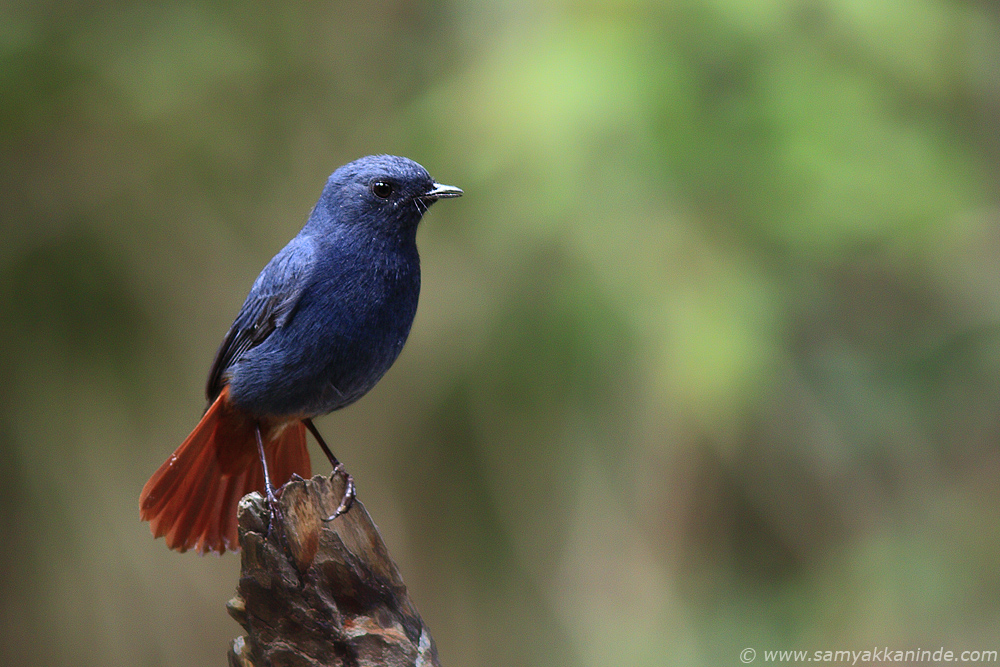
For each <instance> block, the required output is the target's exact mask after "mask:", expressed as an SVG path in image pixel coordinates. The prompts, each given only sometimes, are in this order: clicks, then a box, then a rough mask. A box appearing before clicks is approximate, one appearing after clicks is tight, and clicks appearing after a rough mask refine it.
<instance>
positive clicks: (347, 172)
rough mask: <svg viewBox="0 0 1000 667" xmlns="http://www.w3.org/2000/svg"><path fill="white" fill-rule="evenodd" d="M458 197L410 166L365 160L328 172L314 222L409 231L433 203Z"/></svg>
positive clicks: (397, 160)
mask: <svg viewBox="0 0 1000 667" xmlns="http://www.w3.org/2000/svg"><path fill="white" fill-rule="evenodd" d="M461 195H462V191H461V190H460V189H459V188H456V187H454V186H451V185H442V184H440V183H436V182H435V181H434V179H432V178H431V177H430V174H428V173H427V170H426V169H424V168H423V167H421V166H420V165H419V164H417V163H416V162H414V161H413V160H410V159H407V158H405V157H398V156H395V155H369V156H367V157H363V158H360V159H358V160H355V161H354V162H349V163H348V164H345V165H344V166H343V167H341V168H339V169H337V171H335V172H333V174H332V175H331V176H330V179H329V180H328V181H327V184H326V187H325V188H324V189H323V194H322V195H321V196H320V200H319V203H318V204H317V211H316V212H314V217H315V215H316V213H319V214H320V215H321V216H322V217H323V218H326V219H327V220H329V221H332V222H335V223H336V224H338V225H347V226H350V227H355V226H356V227H358V228H363V229H365V230H366V231H369V228H370V230H371V231H376V230H378V231H381V232H388V233H390V234H394V233H398V232H401V231H404V230H414V229H415V228H416V226H417V223H418V222H420V218H421V216H423V214H424V213H426V212H427V209H428V207H430V205H431V204H433V203H434V202H435V201H437V200H438V199H443V198H446V197H460V196H461Z"/></svg>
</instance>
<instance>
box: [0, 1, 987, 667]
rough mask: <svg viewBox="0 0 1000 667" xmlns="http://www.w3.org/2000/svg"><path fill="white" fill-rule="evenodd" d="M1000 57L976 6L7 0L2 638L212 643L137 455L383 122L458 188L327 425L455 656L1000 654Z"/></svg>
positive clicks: (91, 649)
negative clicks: (360, 376) (380, 343)
mask: <svg viewBox="0 0 1000 667" xmlns="http://www.w3.org/2000/svg"><path fill="white" fill-rule="evenodd" d="M998 72H1000V7H998V6H997V4H996V3H992V2H987V1H986V0H978V1H977V0H950V1H946V0H906V1H903V0H892V1H886V2H863V1H860V0H757V1H755V2H749V1H747V0H679V1H677V2H660V3H656V2H641V1H640V2H628V1H627V0H622V1H620V2H611V1H601V0H597V1H595V2H590V3H565V2H535V3H517V2H506V3H465V4H462V3H443V2H429V3H414V2H393V1H392V0H385V1H377V2H372V3H349V2H296V3H277V2H265V3H252V4H245V5H240V4H233V3H222V2H200V3H194V2H176V1H169V2H162V3H122V2H104V3H58V2H34V3H26V2H21V1H20V0H15V1H14V2H11V3H8V4H7V5H5V6H4V7H3V8H0V113H2V116H0V151H2V152H0V196H2V201H3V209H4V210H3V214H2V215H3V224H2V232H3V236H2V243H0V340H3V345H4V354H3V355H2V357H0V398H2V408H0V483H2V484H3V488H4V490H5V491H6V497H7V499H8V500H7V502H5V503H3V506H2V509H0V521H2V522H3V526H4V530H3V534H4V547H5V548H4V549H3V555H2V556H0V571H2V572H3V575H2V576H0V582H2V584H3V585H2V589H0V661H2V662H3V663H4V664H47V665H53V664H70V663H72V664H84V665H90V664H93V665H104V664H133V665H146V664H148V665H161V664H162V665H175V664H176V665H181V664H184V665H191V664H205V665H209V664H221V663H222V659H223V654H224V651H225V648H226V642H227V640H228V638H230V637H232V636H234V635H235V634H237V627H236V625H235V624H234V623H233V622H231V621H230V620H229V619H228V618H227V617H226V616H225V612H224V610H223V604H224V602H225V601H226V600H227V599H228V598H229V596H230V595H231V593H232V591H233V588H234V585H235V577H236V571H237V570H236V568H237V559H236V558H234V557H231V556H227V557H225V558H223V559H215V558H205V559H201V558H197V557H194V556H179V555H177V554H174V553H170V552H167V550H166V549H165V548H164V546H163V544H162V542H154V541H153V540H151V539H150V537H149V534H148V531H147V528H146V527H145V526H144V525H142V524H140V523H139V521H138V511H137V505H136V499H137V497H138V491H139V489H140V488H141V485H142V483H143V482H144V481H145V478H146V477H147V476H148V474H149V473H150V472H151V471H152V470H154V469H155V467H156V466H157V465H158V464H159V463H160V462H161V461H162V460H163V459H164V457H166V456H167V454H168V453H169V451H171V450H172V448H173V447H174V446H175V445H176V444H177V443H179V442H180V441H181V440H182V439H183V437H184V436H185V435H186V433H187V431H188V430H189V429H190V428H191V427H192V426H193V424H194V422H195V420H196V419H197V417H198V415H199V410H200V409H201V407H202V403H201V386H202V382H203V379H204V373H205V372H206V369H207V367H208V364H209V362H210V360H211V357H212V354H213V352H214V350H215V346H216V345H217V344H218V341H219V340H220V339H221V336H222V335H223V333H224V332H225V330H226V328H227V327H228V325H229V323H230V321H231V319H232V317H233V315H234V314H235V312H236V310H237V309H238V307H239V304H240V302H241V300H242V298H243V296H244V295H245V292H246V290H247V289H248V287H249V285H250V283H251V281H252V280H253V278H254V276H255V275H256V273H257V271H259V269H260V267H261V266H263V264H264V263H265V262H266V261H267V259H268V258H269V257H270V256H271V255H272V254H273V253H274V252H276V251H277V250H278V249H279V248H280V247H281V245H282V244H283V243H284V242H285V241H286V240H287V239H288V238H289V237H291V236H292V235H293V234H294V233H295V232H296V231H297V229H298V227H299V226H300V225H301V224H302V222H303V221H304V219H305V216H306V215H307V214H308V212H309V209H310V207H311V205H312V203H313V202H314V201H315V198H316V196H317V195H318V192H319V189H320V187H321V185H322V183H323V180H324V179H325V177H326V176H327V175H328V174H329V172H330V171H332V169H334V168H335V167H336V166H338V165H339V164H342V163H343V162H346V161H348V160H350V159H353V158H355V157H358V156H360V155H364V154H367V153H376V152H390V153H398V154H403V155H407V156H409V157H412V158H414V159H416V160H418V161H419V162H421V163H422V164H424V165H425V166H426V167H428V169H429V170H430V172H431V173H432V174H433V175H434V176H435V177H436V178H437V179H439V180H441V181H443V182H446V183H454V184H456V185H459V186H461V187H463V188H464V189H465V191H466V193H467V196H466V197H465V198H463V199H461V200H458V201H454V202H447V203H445V204H440V205H438V206H436V207H434V209H433V210H432V212H431V213H430V215H429V216H428V217H427V218H426V220H425V224H424V225H423V228H422V230H421V234H420V239H419V242H420V245H421V252H422V257H423V266H424V291H423V295H422V300H421V306H420V312H419V313H418V316H417V321H416V323H415V326H414V331H413V334H412V336H411V339H410V342H409V343H408V346H407V349H406V350H405V352H404V354H403V356H402V357H401V358H400V360H399V362H398V363H397V364H396V367H395V368H394V369H393V370H392V371H391V372H390V374H389V375H388V376H387V377H386V378H385V380H384V381H383V382H382V383H381V384H380V385H379V387H377V388H376V389H375V390H374V391H373V392H372V393H371V395H370V396H368V397H366V398H365V399H364V400H362V401H361V402H360V403H359V404H357V405H355V406H353V407H351V408H349V409H347V410H345V411H343V412H342V413H338V414H335V415H332V416H330V417H328V418H325V419H323V420H322V421H321V428H322V429H323V430H324V431H325V432H326V433H327V437H328V439H329V440H331V441H332V442H333V443H336V444H335V449H336V450H337V452H338V454H339V455H340V456H341V458H342V459H343V460H344V461H345V462H346V463H347V465H348V467H349V468H350V469H351V471H352V472H353V473H354V475H355V478H356V479H357V481H358V484H359V489H360V494H361V498H362V499H363V500H364V501H365V503H366V505H367V506H368V508H369V510H370V511H371V512H372V514H373V516H374V517H375V518H376V520H377V521H378V522H379V523H380V526H381V527H382V529H383V531H384V533H385V537H386V539H387V541H388V543H389V545H390V548H391V549H392V550H393V554H394V556H395V557H396V558H397V559H398V560H399V562H400V565H401V568H402V571H403V573H404V576H405V577H406V579H407V582H408V584H409V586H410V588H411V590H412V595H413V597H414V599H415V600H416V602H417V604H418V606H419V607H420V609H421V611H422V613H423V615H424V617H425V619H426V620H427V622H428V623H429V625H430V627H431V628H432V630H433V632H434V634H435V637H436V639H437V642H438V644H439V647H440V650H441V654H442V658H443V661H444V662H445V664H449V665H495V664H504V665H546V666H557V665H567V666H568V665H594V666H596V665H637V666H639V665H674V664H676V665H716V664H735V663H736V661H737V660H738V656H739V651H740V650H741V649H742V648H744V647H747V646H749V647H755V648H756V649H757V651H758V655H759V654H760V652H762V651H763V650H765V649H795V648H800V649H807V650H810V651H813V650H826V649H831V650H839V649H852V650H863V649H866V648H870V647H871V646H872V645H875V644H878V645H890V646H893V647H900V648H904V649H905V648H917V647H923V648H927V647H934V648H936V647H938V646H945V647H946V648H951V649H954V650H962V649H966V648H968V649H980V650H983V649H987V650H989V649H997V648H1000V647H998V646H997V645H996V637H997V636H998V635H1000V605H998V600H1000V528H998V523H997V521H996V517H997V516H998V514H1000V484H998V483H997V477H998V475H1000V456H998V454H1000V452H998V447H997V443H998V439H1000V382H998V378H1000V288H998V286H1000V263H998V262H997V256H998V254H1000V232H998V226H997V224H998V215H997V178H996V174H997V173H998V168H1000V142H998V139H997V137H998V136H1000V133H998V129H1000V128H998V122H997V118H998V111H1000V75H998ZM316 463H317V469H318V470H325V469H326V468H325V467H324V466H323V465H322V464H321V463H320V461H319V460H318V459H317V461H316ZM758 659H760V658H758Z"/></svg>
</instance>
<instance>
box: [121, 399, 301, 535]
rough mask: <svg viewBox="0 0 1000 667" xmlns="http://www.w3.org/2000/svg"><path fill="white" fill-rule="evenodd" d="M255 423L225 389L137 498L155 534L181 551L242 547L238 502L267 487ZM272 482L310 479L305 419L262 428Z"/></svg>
mask: <svg viewBox="0 0 1000 667" xmlns="http://www.w3.org/2000/svg"><path fill="white" fill-rule="evenodd" d="M256 437H257V436H256V434H255V432H254V423H253V421H252V420H251V419H249V418H248V417H247V416H246V415H245V414H244V413H243V412H242V411H240V410H239V409H238V408H236V407H235V406H233V405H232V404H231V403H229V387H226V388H225V389H223V390H222V393H221V394H219V397H218V398H217V399H215V402H213V403H212V405H211V407H209V409H208V411H207V412H206V413H205V416H204V417H202V418H201V421H200V422H198V425H197V426H195V427H194V430H193V431H191V435H189V436H188V437H187V439H186V440H185V441H184V442H183V443H181V446H180V447H178V448H177V451H175V452H174V453H173V454H172V455H171V456H170V458H168V459H167V460H166V462H164V464H163V465H161V466H160V468H159V469H158V470H157V471H156V472H155V473H153V476H152V477H150V478H149V481H148V482H146V485H145V486H144V487H143V488H142V494H141V495H140V496H139V514H140V516H141V517H142V519H143V521H149V527H150V529H151V530H152V531H153V536H154V537H165V539H166V542H167V546H168V547H170V548H171V549H177V550H179V551H187V550H188V549H195V550H196V551H198V552H199V553H202V554H204V553H207V552H209V551H217V552H219V553H223V552H225V551H226V549H229V550H230V551H238V550H239V541H238V538H237V532H236V507H237V505H238V504H239V502H240V498H242V497H243V496H245V495H246V494H248V493H250V492H251V491H260V492H263V491H264V472H263V469H262V468H261V465H260V459H259V457H258V455H257V440H256ZM261 437H262V439H263V441H264V450H265V452H266V453H267V463H268V467H269V471H270V473H271V483H272V484H273V485H274V486H275V487H279V486H281V485H282V484H284V483H285V482H287V481H288V479H289V478H290V477H291V476H292V474H293V473H294V474H298V475H300V476H302V477H306V478H308V477H309V476H310V465H309V452H308V451H307V449H306V428H305V425H304V424H303V423H302V422H300V421H295V422H292V423H289V424H287V425H283V426H282V427H277V428H262V430H261Z"/></svg>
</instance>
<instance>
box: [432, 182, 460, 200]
mask: <svg viewBox="0 0 1000 667" xmlns="http://www.w3.org/2000/svg"><path fill="white" fill-rule="evenodd" d="M461 196H462V190H461V188H456V187H455V186H454V185H441V184H440V183H435V184H434V187H433V188H431V189H430V190H428V191H427V192H425V193H424V195H423V198H424V199H446V198H448V197H461Z"/></svg>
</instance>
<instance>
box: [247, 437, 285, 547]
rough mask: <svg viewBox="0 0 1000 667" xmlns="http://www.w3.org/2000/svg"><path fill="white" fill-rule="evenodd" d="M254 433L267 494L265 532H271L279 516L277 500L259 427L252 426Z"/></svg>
mask: <svg viewBox="0 0 1000 667" xmlns="http://www.w3.org/2000/svg"><path fill="white" fill-rule="evenodd" d="M254 433H255V434H256V435H257V454H258V455H260V465H261V467H262V468H263V469H264V492H265V493H266V494H267V508H268V509H269V510H270V520H269V522H268V527H267V531H268V534H270V532H271V527H272V526H274V525H275V522H276V521H277V518H278V517H279V516H281V510H280V509H278V499H277V498H276V497H275V496H274V487H273V486H271V475H270V474H269V473H268V471H267V456H265V455H264V441H263V440H262V439H261V437H260V425H259V424H257V425H256V426H254Z"/></svg>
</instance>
